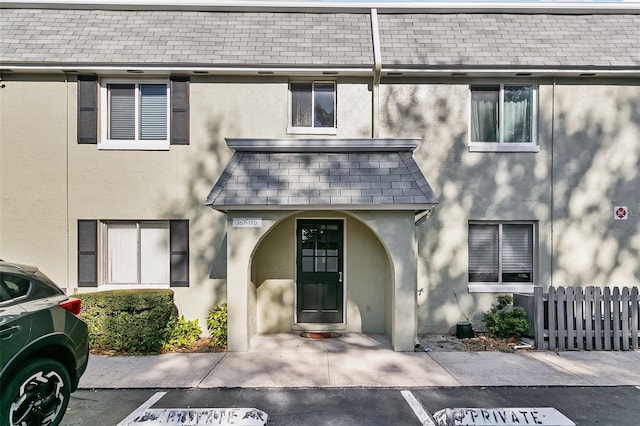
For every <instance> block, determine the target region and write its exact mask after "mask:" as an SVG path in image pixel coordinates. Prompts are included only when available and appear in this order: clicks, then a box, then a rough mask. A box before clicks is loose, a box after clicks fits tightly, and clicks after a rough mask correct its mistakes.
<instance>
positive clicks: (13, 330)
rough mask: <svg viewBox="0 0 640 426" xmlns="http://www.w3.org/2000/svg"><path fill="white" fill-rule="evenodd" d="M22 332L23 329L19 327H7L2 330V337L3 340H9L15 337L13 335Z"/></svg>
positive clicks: (0, 334) (0, 333)
mask: <svg viewBox="0 0 640 426" xmlns="http://www.w3.org/2000/svg"><path fill="white" fill-rule="evenodd" d="M20 330H22V327H21V326H19V325H14V326H12V327H7V328H5V329H4V330H0V337H2V338H3V339H8V338H10V337H11V336H13V333H17V332H18V331H20Z"/></svg>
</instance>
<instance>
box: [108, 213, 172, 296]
mask: <svg viewBox="0 0 640 426" xmlns="http://www.w3.org/2000/svg"><path fill="white" fill-rule="evenodd" d="M106 230H107V231H106V246H107V249H106V259H105V260H106V267H105V269H106V280H105V281H106V283H107V284H168V283H169V279H170V278H169V268H170V261H169V256H170V251H169V241H170V235H169V223H168V222H112V223H107V224H106Z"/></svg>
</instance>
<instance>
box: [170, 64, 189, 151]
mask: <svg viewBox="0 0 640 426" xmlns="http://www.w3.org/2000/svg"><path fill="white" fill-rule="evenodd" d="M171 145H189V77H179V76H175V77H171Z"/></svg>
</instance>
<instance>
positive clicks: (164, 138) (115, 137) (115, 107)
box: [101, 80, 169, 149]
mask: <svg viewBox="0 0 640 426" xmlns="http://www.w3.org/2000/svg"><path fill="white" fill-rule="evenodd" d="M101 90H102V93H101V99H102V141H101V142H102V143H101V148H106V149H109V148H113V149H169V120H168V117H169V85H168V82H166V81H144V82H142V81H141V82H130V81H118V80H106V81H103V83H102V87H101Z"/></svg>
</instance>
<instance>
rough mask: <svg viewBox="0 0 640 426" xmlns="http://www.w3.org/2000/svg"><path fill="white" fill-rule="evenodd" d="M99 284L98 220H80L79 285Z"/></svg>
mask: <svg viewBox="0 0 640 426" xmlns="http://www.w3.org/2000/svg"><path fill="white" fill-rule="evenodd" d="M97 286H98V221H97V220H78V287H97Z"/></svg>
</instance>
